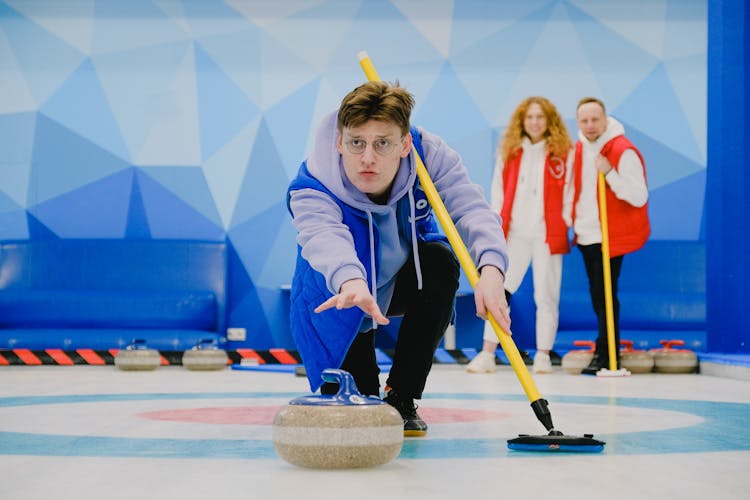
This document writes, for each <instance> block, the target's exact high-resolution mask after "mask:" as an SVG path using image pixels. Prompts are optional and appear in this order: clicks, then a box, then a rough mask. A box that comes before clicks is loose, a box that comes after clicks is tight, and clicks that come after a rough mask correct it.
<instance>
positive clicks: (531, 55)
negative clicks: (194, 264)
mask: <svg viewBox="0 0 750 500" xmlns="http://www.w3.org/2000/svg"><path fill="white" fill-rule="evenodd" d="M707 11H708V5H707V0H616V1H609V2H601V1H599V0H552V1H550V0H523V1H521V0H519V1H510V0H508V1H498V2H487V1H484V0H462V1H460V2H457V1H454V0H435V1H431V2H413V1H407V0H391V1H385V0H360V1H349V0H346V1H344V0H338V1H318V2H254V1H244V0H226V1H223V2H220V1H206V2H198V1H187V0H184V1H180V0H177V1H166V0H134V1H128V2H123V1H119V0H77V1H75V2H53V1H47V0H44V1H31V2H30V1H27V0H3V1H0V239H26V238H84V237H85V238H95V237H102V238H156V239H159V238H188V239H190V238H194V239H202V240H216V241H220V240H224V239H226V240H227V241H228V243H229V245H230V249H231V251H230V260H231V263H232V265H231V276H230V287H231V289H230V296H229V318H228V324H229V326H244V327H246V328H247V329H248V342H247V345H249V346H252V347H256V348H268V347H275V346H279V347H292V345H291V344H290V339H289V335H288V326H287V325H285V324H283V323H284V322H285V321H286V317H285V314H286V313H285V308H284V304H283V301H284V297H283V295H282V293H281V292H280V290H279V287H280V285H282V284H284V283H288V282H289V281H290V279H291V273H292V268H293V264H294V258H295V252H296V244H295V234H294V230H293V228H292V226H291V223H290V220H289V216H288V214H287V213H286V208H285V203H284V195H285V189H286V185H287V183H288V182H289V180H290V178H291V177H292V176H293V175H294V172H295V171H296V168H297V166H298V165H299V162H300V161H301V160H302V159H303V158H304V156H305V153H306V152H307V151H309V149H310V146H311V140H312V137H313V133H314V131H315V127H316V124H317V122H318V120H319V119H320V118H321V116H322V115H323V114H324V113H326V112H327V111H329V110H331V109H333V108H335V107H336V106H337V104H338V102H339V101H340V99H341V98H342V97H343V95H344V94H345V93H346V92H347V91H349V90H350V89H351V88H353V87H354V86H356V85H357V84H359V83H361V82H362V81H364V76H363V75H362V72H361V70H360V68H359V65H358V63H357V58H356V54H357V52H358V51H360V50H367V51H368V52H369V54H370V56H371V57H372V59H373V62H374V63H375V65H376V67H377V69H378V72H379V73H380V75H381V77H383V78H384V79H386V80H389V81H393V80H395V79H398V80H399V81H400V82H401V83H402V84H403V85H405V86H406V87H407V88H409V89H410V90H411V91H412V92H413V93H414V94H415V97H416V100H417V107H416V109H415V113H414V122H415V123H416V124H419V125H422V126H424V127H426V128H428V129H430V130H432V131H435V132H437V133H439V134H441V135H442V136H444V137H445V138H446V139H447V140H448V142H449V143H450V144H451V145H452V146H453V147H454V148H455V149H457V150H458V151H459V152H460V153H461V155H462V157H463V158H464V160H465V162H466V164H467V166H468V168H469V170H470V173H471V175H472V176H473V178H474V179H475V180H476V181H477V182H479V183H481V184H483V185H485V187H487V186H488V184H489V180H490V175H491V168H492V164H493V156H494V150H495V146H496V141H497V137H498V136H499V135H500V134H501V133H502V131H503V129H504V127H505V125H506V122H507V119H508V117H509V115H510V112H511V111H512V110H513V108H514V107H515V106H516V104H517V103H518V101H519V100H520V99H522V98H524V97H526V96H528V95H531V94H542V95H545V96H547V97H549V98H550V99H552V100H553V102H555V103H556V104H557V106H558V108H559V109H560V111H561V112H562V113H563V114H564V116H565V118H566V121H567V123H569V124H573V123H574V114H575V106H576V103H577V101H578V99H579V98H580V97H582V96H585V95H596V96H599V97H601V98H603V99H604V101H605V102H606V103H607V106H608V108H609V110H610V111H611V113H612V114H613V115H614V116H616V117H617V118H619V119H620V120H621V121H622V122H623V123H624V124H625V127H626V129H627V130H628V133H629V134H630V136H631V137H632V138H633V140H634V142H636V144H638V145H639V147H640V148H641V150H642V152H643V154H644V156H645V157H646V159H647V166H648V172H649V183H650V189H651V193H652V204H651V211H652V217H653V229H654V232H653V237H654V238H655V239H667V240H672V239H674V240H697V239H702V231H703V229H702V228H703V227H704V221H703V214H704V206H703V199H704V191H705V183H706V173H705V171H706V150H707V144H706V140H707V139H706V135H707V131H706V102H707V88H706V81H707V64H706V57H707V45H708V42H707V37H708V29H707V15H708V14H707ZM396 33H397V36H395V34H396ZM136 34H137V35H136ZM388 34H394V36H389V35H388ZM571 133H575V128H574V127H571Z"/></svg>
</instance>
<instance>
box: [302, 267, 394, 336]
mask: <svg viewBox="0 0 750 500" xmlns="http://www.w3.org/2000/svg"><path fill="white" fill-rule="evenodd" d="M354 306H357V307H359V308H360V309H362V310H363V311H364V312H366V313H367V314H369V315H370V316H371V317H372V318H373V319H374V320H375V321H376V322H377V323H378V324H379V325H387V324H388V323H390V320H389V319H388V318H386V317H385V316H384V315H383V313H382V311H381V310H380V307H378V303H377V301H376V300H375V298H374V297H373V296H372V294H371V293H370V290H368V289H367V282H366V281H365V280H363V279H361V278H357V279H353V280H349V281H345V282H344V284H343V285H341V289H340V290H339V293H337V294H336V295H334V296H333V297H331V298H330V299H328V300H326V301H325V302H323V303H322V304H320V305H319V306H318V307H316V308H315V312H316V313H319V312H323V311H326V310H328V309H331V308H332V307H335V308H336V309H348V308H350V307H354Z"/></svg>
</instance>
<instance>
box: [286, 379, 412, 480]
mask: <svg viewBox="0 0 750 500" xmlns="http://www.w3.org/2000/svg"><path fill="white" fill-rule="evenodd" d="M322 378H323V380H324V381H325V382H330V383H337V384H339V391H338V393H337V394H334V395H310V396H303V397H299V398H297V399H293V400H291V401H290V402H289V404H288V405H286V406H284V407H282V408H281V409H280V410H279V412H278V413H277V414H276V418H275V419H274V422H273V429H272V440H273V446H274V448H275V449H276V453H278V454H279V456H280V457H281V458H283V459H284V460H286V461H287V462H289V463H291V464H294V465H299V466H301V467H309V468H313V469H350V468H362V467H373V466H376V465H382V464H384V463H386V462H390V461H391V460H393V459H394V458H396V457H397V456H398V454H399V453H400V452H401V447H402V446H403V444H404V421H403V420H402V418H401V415H399V413H398V412H397V411H396V410H395V409H394V408H393V407H392V406H391V405H389V404H388V403H386V402H384V401H382V400H381V399H379V398H375V397H370V396H363V395H362V394H360V392H359V391H358V390H357V386H356V384H355V383H354V378H353V377H352V376H351V374H350V373H349V372H346V371H344V370H336V369H327V370H324V371H323V374H322Z"/></svg>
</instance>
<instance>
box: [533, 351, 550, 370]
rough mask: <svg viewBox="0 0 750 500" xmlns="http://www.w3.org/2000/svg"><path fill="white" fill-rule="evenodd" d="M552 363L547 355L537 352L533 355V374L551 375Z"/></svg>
mask: <svg viewBox="0 0 750 500" xmlns="http://www.w3.org/2000/svg"><path fill="white" fill-rule="evenodd" d="M552 371H553V370H552V361H551V360H550V359H549V354H547V353H546V352H542V351H537V352H536V354H535V355H534V372H535V373H552Z"/></svg>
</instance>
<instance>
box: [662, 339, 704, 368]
mask: <svg viewBox="0 0 750 500" xmlns="http://www.w3.org/2000/svg"><path fill="white" fill-rule="evenodd" d="M659 343H660V344H661V345H662V346H664V347H662V348H661V349H651V354H653V356H654V371H656V372H658V373H694V372H695V371H697V370H698V356H697V355H696V354H695V353H694V352H693V351H691V350H690V349H673V348H672V346H684V345H685V341H684V340H662V341H660V342H659Z"/></svg>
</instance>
